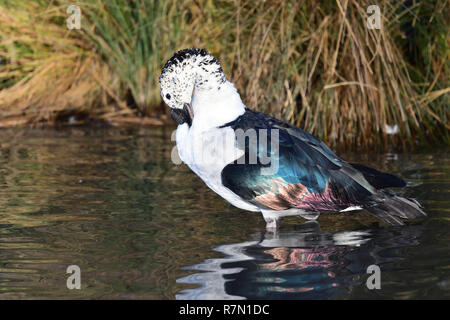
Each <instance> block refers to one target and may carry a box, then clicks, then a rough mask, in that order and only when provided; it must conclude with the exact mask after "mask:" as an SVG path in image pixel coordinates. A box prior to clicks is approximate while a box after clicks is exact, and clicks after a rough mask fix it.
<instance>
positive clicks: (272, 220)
mask: <svg viewBox="0 0 450 320" xmlns="http://www.w3.org/2000/svg"><path fill="white" fill-rule="evenodd" d="M261 213H262V215H263V218H264V221H266V230H267V231H268V232H275V231H277V229H278V226H279V224H280V219H281V217H280V215H279V214H277V213H278V212H277V211H272V210H261Z"/></svg>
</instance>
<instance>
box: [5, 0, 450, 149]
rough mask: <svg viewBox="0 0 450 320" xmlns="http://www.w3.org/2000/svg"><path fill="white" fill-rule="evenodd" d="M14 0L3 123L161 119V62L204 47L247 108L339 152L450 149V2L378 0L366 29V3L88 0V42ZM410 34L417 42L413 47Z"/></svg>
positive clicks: (58, 13)
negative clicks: (394, 128) (390, 130)
mask: <svg viewBox="0 0 450 320" xmlns="http://www.w3.org/2000/svg"><path fill="white" fill-rule="evenodd" d="M19 3H21V5H20V8H19V9H11V8H7V9H5V8H6V6H5V4H2V3H1V1H0V23H1V24H2V25H7V26H8V27H7V28H6V29H2V30H0V57H6V59H8V60H7V61H8V63H6V70H4V69H3V70H2V69H0V115H1V116H2V117H20V116H21V115H24V116H26V117H28V118H29V119H32V120H33V121H41V120H45V121H52V120H54V119H56V118H57V117H58V116H57V115H58V114H60V113H61V112H67V110H69V111H70V110H73V112H75V113H76V112H87V113H89V114H93V115H97V116H100V117H105V116H106V117H109V116H111V115H117V114H127V113H135V114H136V111H135V110H132V109H130V108H129V107H130V105H133V106H135V107H136V108H137V109H138V110H139V113H140V114H144V115H155V114H157V113H158V112H160V110H161V108H160V103H161V100H160V97H159V87H158V85H157V79H158V76H159V72H160V68H161V66H162V65H163V64H164V62H165V60H166V59H168V58H169V57H170V56H171V55H172V54H173V52H174V51H175V50H178V49H182V48H185V47H193V46H195V47H204V48H207V49H208V50H209V51H210V52H211V53H213V54H214V55H215V56H216V57H217V58H219V60H220V61H221V62H222V65H223V68H224V70H225V72H226V74H227V75H228V78H229V79H230V80H231V81H233V82H234V83H235V85H236V87H237V88H238V89H239V91H240V92H241V94H242V96H243V100H244V102H245V103H246V104H247V106H249V107H250V108H252V109H257V110H260V111H264V112H267V113H271V114H273V115H275V116H277V117H280V118H283V119H285V120H288V121H290V122H292V123H294V124H296V125H299V126H301V127H303V128H304V129H306V130H308V131H310V132H312V133H314V134H316V135H318V136H319V137H321V138H322V139H324V140H325V141H326V142H327V143H329V144H331V145H339V146H344V147H345V146H358V147H365V148H368V147H370V146H374V145H385V144H386V143H391V144H395V145H398V144H402V145H404V146H405V147H406V146H410V145H413V144H416V143H426V142H436V141H440V142H442V141H444V142H446V143H448V142H449V139H450V137H449V133H448V132H449V130H448V129H449V128H450V127H449V124H448V117H449V108H448V105H449V102H448V91H449V90H450V88H449V83H448V74H449V69H450V66H449V59H448V58H449V50H448V42H449V40H450V39H449V34H448V31H447V32H445V30H447V28H446V24H445V12H446V10H447V11H448V1H444V0H442V1H441V0H435V1H431V2H430V3H427V4H424V3H421V2H413V3H412V5H411V6H409V7H405V6H404V4H402V3H401V2H397V1H387V0H382V1H378V5H379V6H380V8H381V10H382V14H383V15H382V19H383V20H382V26H381V29H380V30H378V29H373V30H370V29H368V28H367V27H366V19H367V17H368V14H367V13H366V8H367V7H368V6H369V5H370V4H372V3H371V1H369V0H362V1H356V0H337V1H300V0H291V1H282V0H271V1H268V0H267V1H257V0H246V1H245V0H214V1H212V0H196V1H192V0H183V1H175V0H166V1H153V0H147V1H134V2H131V3H130V2H127V1H124V0H111V1H103V0H90V1H84V2H82V3H81V4H80V6H81V8H82V12H83V17H84V18H83V19H84V20H83V22H84V25H83V31H82V32H73V31H69V30H67V28H65V18H66V17H67V15H66V14H65V8H66V7H65V5H63V3H62V2H60V1H50V2H49V3H48V4H47V5H41V6H39V5H37V4H36V3H35V2H32V1H28V2H22V1H19ZM132 3H133V5H131V4H132ZM33 6H34V7H33ZM24 8H25V10H24ZM36 13H37V14H36ZM43 17H45V18H43ZM443 21H444V22H443ZM405 25H406V26H407V27H408V26H409V27H408V28H413V29H414V31H415V32H422V38H420V39H418V38H417V37H416V38H414V39H413V40H414V41H415V42H414V43H413V44H414V46H415V47H414V48H413V49H411V48H409V47H408V45H409V44H408V41H409V38H408V35H407V31H405ZM430 26H431V27H430ZM438 27H439V28H440V27H442V30H444V31H442V30H440V29H439V28H438ZM447 27H448V26H447ZM427 28H428V29H427ZM417 39H418V40H417ZM14 46H16V49H15V50H16V58H15V61H14V59H13V57H12V52H11V48H14ZM28 51H31V53H30V52H28ZM18 52H19V54H17V53H18ZM412 53H415V54H419V55H420V54H422V55H423V56H422V57H421V56H419V57H416V56H414V57H413V58H411V56H413V55H414V54H412ZM417 61H423V63H422V64H421V65H419V64H418V63H417ZM2 83H3V85H2ZM5 83H6V85H5ZM11 83H13V85H11ZM2 87H3V89H2ZM130 101H131V104H130ZM127 103H128V104H127ZM395 124H396V125H398V128H399V133H398V134H396V135H388V134H387V132H386V130H385V127H386V125H395Z"/></svg>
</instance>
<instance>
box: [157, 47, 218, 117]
mask: <svg viewBox="0 0 450 320" xmlns="http://www.w3.org/2000/svg"><path fill="white" fill-rule="evenodd" d="M225 81H226V78H225V75H224V73H223V70H222V67H221V65H220V63H219V61H218V60H217V59H216V58H214V57H213V56H212V55H210V54H209V53H208V52H207V51H206V50H205V49H197V48H192V49H184V50H181V51H178V52H177V53H175V54H174V55H173V56H172V58H170V59H169V60H168V61H167V62H166V64H165V65H164V67H163V69H162V72H161V76H160V77H159V85H160V87H161V97H162V98H163V100H164V102H165V103H166V104H167V105H168V106H169V107H171V108H173V109H183V107H184V105H185V104H190V103H191V100H192V96H193V93H194V90H211V89H219V88H220V86H221V85H222V84H223V83H225Z"/></svg>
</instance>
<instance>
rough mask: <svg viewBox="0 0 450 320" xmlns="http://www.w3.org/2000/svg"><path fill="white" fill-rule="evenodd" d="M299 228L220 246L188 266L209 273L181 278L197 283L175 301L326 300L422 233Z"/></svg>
mask: <svg viewBox="0 0 450 320" xmlns="http://www.w3.org/2000/svg"><path fill="white" fill-rule="evenodd" d="M301 227H302V228H301V229H300V230H296V231H290V232H280V233H278V234H273V233H266V234H264V235H262V239H260V240H255V241H248V242H244V243H238V244H229V245H222V246H220V247H218V248H216V251H219V252H222V253H224V254H226V257H224V258H218V259H208V260H206V261H204V262H202V263H200V264H198V265H195V266H191V267H189V268H187V269H188V270H196V271H207V272H198V273H195V274H192V275H189V276H187V277H184V278H182V279H179V280H178V282H180V283H189V284H197V285H199V287H198V288H195V289H185V290H182V291H181V292H180V294H179V295H177V299H242V298H249V299H328V298H331V297H333V296H336V295H338V294H339V293H342V292H343V290H345V289H347V288H348V287H351V286H356V285H357V286H364V285H365V282H364V278H365V277H366V276H367V274H366V270H367V267H368V266H369V265H372V264H377V265H379V266H380V267H383V265H385V264H386V263H389V262H393V261H397V260H401V259H402V257H401V256H400V255H399V254H400V253H397V252H396V250H395V249H396V248H401V247H404V246H410V245H415V244H417V243H418V242H417V237H418V235H419V234H420V229H417V228H416V227H404V228H401V229H397V230H389V229H380V230H373V231H345V232H336V233H331V232H322V231H321V230H320V227H319V225H318V224H317V223H314V222H309V223H305V224H304V225H302V226H301ZM256 236H258V235H255V237H256ZM259 236H261V235H259ZM392 249H394V250H392ZM386 252H389V254H387V255H386Z"/></svg>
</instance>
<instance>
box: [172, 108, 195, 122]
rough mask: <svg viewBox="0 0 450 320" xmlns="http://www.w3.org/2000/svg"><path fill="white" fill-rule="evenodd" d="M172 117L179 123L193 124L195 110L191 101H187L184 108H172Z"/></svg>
mask: <svg viewBox="0 0 450 320" xmlns="http://www.w3.org/2000/svg"><path fill="white" fill-rule="evenodd" d="M170 117H171V118H172V120H173V121H175V122H176V123H178V124H183V123H187V124H188V125H189V126H191V124H192V120H193V118H194V110H193V109H192V106H191V105H190V104H189V103H185V104H184V106H183V109H175V108H172V109H171V111H170Z"/></svg>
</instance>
